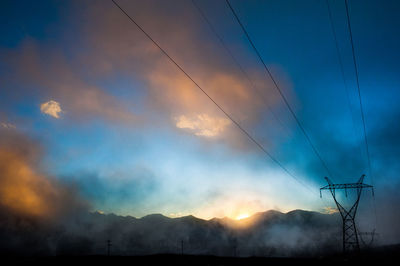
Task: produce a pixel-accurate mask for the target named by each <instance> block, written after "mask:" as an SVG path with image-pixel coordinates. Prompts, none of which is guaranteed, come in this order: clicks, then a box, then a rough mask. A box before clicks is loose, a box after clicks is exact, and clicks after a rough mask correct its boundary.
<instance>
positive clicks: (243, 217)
mask: <svg viewBox="0 0 400 266" xmlns="http://www.w3.org/2000/svg"><path fill="white" fill-rule="evenodd" d="M249 217H250V215H249V214H248V213H241V214H239V215H238V216H236V218H235V220H242V219H246V218H249Z"/></svg>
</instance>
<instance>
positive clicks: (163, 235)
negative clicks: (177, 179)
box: [0, 210, 341, 256]
mask: <svg viewBox="0 0 400 266" xmlns="http://www.w3.org/2000/svg"><path fill="white" fill-rule="evenodd" d="M8 224H9V223H8ZM340 225H341V221H340V218H339V217H338V215H337V214H333V215H328V214H321V213H318V212H310V211H303V210H295V211H291V212H288V213H281V212H278V211H266V212H260V213H256V214H254V215H253V216H251V217H248V218H246V219H242V220H232V219H229V218H222V219H220V218H213V219H211V220H203V219H199V218H196V217H194V216H184V217H179V218H169V217H166V216H163V215H161V214H151V215H147V216H144V217H142V218H139V219H138V218H134V217H131V216H118V215H114V214H101V213H98V212H94V213H86V214H83V215H80V216H78V217H74V218H71V219H68V220H65V221H63V222H62V223H60V224H59V225H56V226H54V225H53V226H50V227H41V228H38V229H36V230H22V231H19V230H17V229H16V228H13V231H12V232H10V230H7V228H5V227H4V224H1V225H0V236H1V238H2V239H7V240H8V241H7V242H1V243H0V247H2V251H4V249H3V247H6V248H8V252H10V251H12V250H14V249H15V250H25V251H26V252H28V253H29V254H41V255H49V254H51V255H63V254H64V255H67V254H68V255H95V254H98V255H99V254H106V253H107V240H110V241H111V247H110V250H111V253H112V254H113V255H148V254H160V253H178V254H180V253H181V252H182V251H183V253H185V254H203V255H218V256H234V255H238V256H315V255H320V254H324V253H326V252H335V251H339V250H340V243H341V242H340V241H341V234H340V233H338V232H340V229H341V228H340ZM39 232H40V233H39ZM4 237H6V238H4ZM36 238H38V239H36ZM26 239H27V241H28V242H29V243H32V242H34V243H36V242H37V243H38V245H37V246H35V245H31V246H30V249H28V250H27V249H23V248H22V247H23V246H27V245H29V243H27V242H26V241H24V240H26ZM10 240H12V241H10ZM10 242H12V243H13V246H11V245H10ZM39 247H40V248H39ZM182 249H183V250H182Z"/></svg>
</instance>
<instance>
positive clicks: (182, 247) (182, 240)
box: [181, 240, 183, 255]
mask: <svg viewBox="0 0 400 266" xmlns="http://www.w3.org/2000/svg"><path fill="white" fill-rule="evenodd" d="M181 255H183V240H181Z"/></svg>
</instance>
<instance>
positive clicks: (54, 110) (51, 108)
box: [40, 100, 62, 118]
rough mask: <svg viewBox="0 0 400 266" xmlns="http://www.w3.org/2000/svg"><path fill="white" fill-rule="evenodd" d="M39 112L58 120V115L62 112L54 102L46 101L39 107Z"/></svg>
mask: <svg viewBox="0 0 400 266" xmlns="http://www.w3.org/2000/svg"><path fill="white" fill-rule="evenodd" d="M40 111H41V112H42V113H44V114H47V115H49V116H52V117H54V118H60V116H59V113H61V112H62V110H61V107H60V104H59V103H58V102H56V101H53V100H51V101H48V102H45V103H42V104H41V105H40Z"/></svg>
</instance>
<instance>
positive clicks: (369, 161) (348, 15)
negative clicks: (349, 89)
mask: <svg viewBox="0 0 400 266" xmlns="http://www.w3.org/2000/svg"><path fill="white" fill-rule="evenodd" d="M344 3H345V5H346V17H347V26H348V29H349V36H350V43H351V52H352V55H353V63H354V71H355V74H356V84H357V90H358V99H359V100H360V110H361V119H362V122H363V129H364V141H365V148H366V151H367V159H368V168H369V175H370V176H371V184H372V185H374V179H373V177H372V168H371V158H370V154H369V148H368V138H367V130H366V127H365V117H364V108H363V104H362V98H361V90H360V82H359V77H358V68H357V61H356V54H355V52H354V51H355V49H354V42H353V32H352V30H351V23H350V14H349V5H348V3H347V0H344ZM373 203H374V213H375V226H376V225H377V223H378V215H377V213H376V202H375V197H374V200H373Z"/></svg>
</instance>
